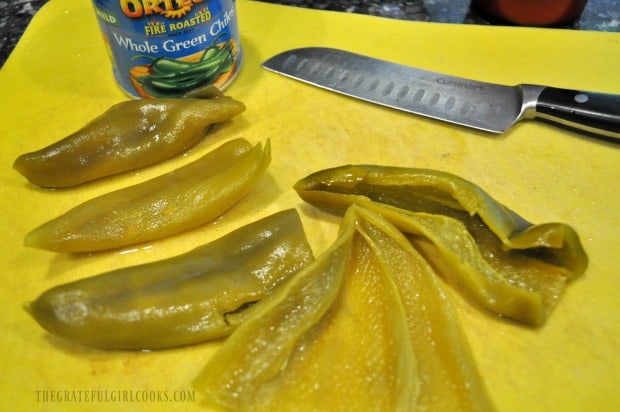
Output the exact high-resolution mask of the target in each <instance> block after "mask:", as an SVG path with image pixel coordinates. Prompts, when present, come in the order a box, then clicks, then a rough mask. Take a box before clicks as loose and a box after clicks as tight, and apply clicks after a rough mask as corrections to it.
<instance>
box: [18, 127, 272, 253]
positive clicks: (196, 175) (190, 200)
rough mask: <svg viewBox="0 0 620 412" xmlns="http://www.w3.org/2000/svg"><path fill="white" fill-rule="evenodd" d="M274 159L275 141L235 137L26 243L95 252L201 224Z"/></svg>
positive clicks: (57, 222) (73, 213)
mask: <svg viewBox="0 0 620 412" xmlns="http://www.w3.org/2000/svg"><path fill="white" fill-rule="evenodd" d="M270 162H271V146H270V142H269V141H267V143H266V144H265V147H264V148H263V147H262V145H261V144H257V145H255V146H254V147H252V145H250V143H249V142H248V141H247V140H245V139H242V138H238V139H234V140H231V141H229V142H226V143H224V144H222V145H221V146H220V147H218V148H216V149H215V150H212V151H211V152H209V153H207V154H206V155H204V156H203V157H201V158H200V159H198V160H196V161H194V162H191V163H189V164H187V165H185V166H182V167H181V168H179V169H176V170H174V171H172V172H169V173H166V174H164V175H161V176H158V177H155V178H153V179H151V180H147V181H145V182H142V183H139V184H136V185H133V186H129V187H126V188H124V189H120V190H117V191H114V192H111V193H107V194H104V195H102V196H99V197H96V198H94V199H91V200H88V201H86V202H84V203H82V204H81V205H78V206H76V207H74V208H73V209H70V210H68V211H67V212H66V213H64V214H63V215H61V216H58V217H57V218H55V219H52V220H50V221H48V222H47V223H44V224H43V225H41V226H39V227H38V228H36V229H34V230H33V231H31V232H30V233H28V234H27V235H26V238H25V241H24V244H25V245H26V246H30V247H36V248H40V249H46V250H51V251H55V252H93V251H100V250H106V249H115V248H120V247H123V246H128V245H133V244H137V243H142V242H146V241H151V240H155V239H160V238H163V237H166V236H170V235H173V234H176V233H180V232H183V231H185V230H189V229H192V228H196V227H198V226H201V225H203V224H205V223H207V222H209V221H211V220H213V219H215V218H217V217H219V216H221V215H222V214H223V213H224V212H225V211H227V210H228V209H229V208H231V207H232V206H233V205H234V204H235V203H237V202H238V201H239V200H241V199H242V198H243V197H244V196H245V195H246V194H247V193H248V192H250V190H252V189H253V188H254V186H255V185H256V183H257V182H258V180H259V179H260V178H261V177H262V176H263V174H264V173H265V171H266V170H267V167H268V166H269V163H270Z"/></svg>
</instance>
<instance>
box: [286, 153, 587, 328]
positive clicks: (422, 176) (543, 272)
mask: <svg viewBox="0 0 620 412" xmlns="http://www.w3.org/2000/svg"><path fill="white" fill-rule="evenodd" d="M295 189H296V190H297V192H298V194H299V195H300V197H301V198H302V199H304V200H305V201H307V202H309V203H310V204H313V205H315V206H318V207H322V208H326V209H329V210H331V211H336V212H339V213H342V212H343V211H344V210H345V209H346V208H347V207H348V206H349V205H351V204H358V205H361V206H364V207H367V208H369V209H372V210H374V211H376V212H379V213H381V214H382V215H383V216H384V217H386V218H387V219H388V220H390V221H391V222H392V223H393V224H394V225H396V226H397V227H398V228H399V229H401V230H402V231H404V232H407V233H410V234H411V235H412V240H413V241H414V244H415V245H416V246H417V247H418V248H419V249H420V250H421V251H422V252H423V253H424V254H425V256H426V258H427V259H428V260H429V261H431V262H432V263H433V264H434V265H435V266H436V268H437V269H438V270H439V271H440V272H441V273H442V274H443V275H444V276H445V277H446V279H447V280H448V281H449V282H451V283H453V284H455V285H457V286H458V289H459V290H465V291H466V292H468V294H469V295H470V297H472V298H473V300H475V301H476V302H478V303H479V304H481V305H482V306H484V307H486V308H487V309H489V310H491V311H493V312H495V313H498V314H500V315H503V316H506V317H510V318H512V319H515V320H518V321H521V322H524V323H527V324H530V325H541V324H542V323H544V321H545V320H546V318H547V316H548V315H549V313H550V311H551V309H552V308H553V307H554V306H555V305H556V303H557V301H558V299H559V297H560V296H561V292H562V290H563V288H564V286H565V284H566V283H567V282H568V281H569V280H571V279H574V278H576V277H578V276H580V275H581V274H582V273H583V272H584V271H585V269H586V267H587V264H588V258H587V255H586V253H585V251H584V250H583V247H582V245H581V242H580V240H579V236H578V234H577V233H576V232H575V230H574V229H573V228H571V227H570V226H568V225H565V224H562V223H545V224H537V225H534V224H532V223H529V222H527V221H526V220H525V219H523V218H522V217H521V216H519V215H518V214H516V213H515V212H513V211H511V210H509V209H507V208H506V207H505V206H503V205H501V204H499V203H498V202H497V201H495V200H494V199H493V198H491V197H490V196H489V195H488V194H487V193H486V192H484V191H483V190H482V189H480V188H479V187H477V186H476V185H474V184H473V183H471V182H468V181H466V180H464V179H461V178H459V177H457V176H454V175H451V174H448V173H444V172H440V171H435V170H428V169H414V168H397V167H382V166H371V165H356V166H342V167H337V168H333V169H326V170H323V171H319V172H317V173H314V174H311V175H310V176H307V177H306V178H304V179H302V180H300V181H299V182H297V184H296V185H295Z"/></svg>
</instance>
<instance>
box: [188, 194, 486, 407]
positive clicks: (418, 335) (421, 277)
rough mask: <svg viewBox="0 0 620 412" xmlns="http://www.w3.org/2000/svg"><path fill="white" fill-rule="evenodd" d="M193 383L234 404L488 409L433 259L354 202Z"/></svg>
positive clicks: (219, 402) (219, 401)
mask: <svg viewBox="0 0 620 412" xmlns="http://www.w3.org/2000/svg"><path fill="white" fill-rule="evenodd" d="M194 385H195V387H196V388H197V389H198V390H200V391H201V392H203V393H204V394H205V396H206V400H207V403H208V404H209V405H215V406H217V407H220V408H223V409H226V410H231V411H232V410H234V411H276V410H282V411H285V410H297V409H296V408H298V407H299V405H303V410H307V411H335V412H338V411H359V412H364V411H414V410H428V411H457V410H458V411H489V410H493V406H492V404H491V402H490V400H489V397H488V395H487V393H486V388H485V387H484V385H483V383H482V380H481V379H480V376H479V373H478V370H477V367H476V364H475V362H474V359H473V357H472V355H471V353H470V350H469V346H468V343H467V341H466V340H465V338H464V334H463V332H462V330H461V327H460V323H459V321H458V318H457V317H456V315H455V312H454V310H453V309H452V306H451V305H450V303H449V301H448V300H447V299H446V297H445V295H444V292H443V291H442V289H441V287H440V285H439V283H438V282H437V279H436V278H435V277H434V275H433V273H432V269H431V268H430V266H428V265H427V263H426V262H425V260H424V258H423V257H422V256H421V255H420V254H419V253H417V252H416V250H415V249H414V248H413V247H412V245H411V244H410V243H409V241H408V240H407V239H406V238H405V237H404V235H403V234H402V233H401V232H400V231H399V230H398V229H396V228H395V227H394V226H392V225H391V224H390V223H389V222H388V221H387V220H385V219H383V218H382V217H381V216H380V215H378V214H376V213H373V212H371V211H369V210H365V209H363V208H360V207H357V206H352V207H351V208H349V209H348V210H347V213H346V215H345V217H344V220H343V222H342V224H341V229H340V234H339V236H338V238H337V240H336V241H335V242H334V243H333V245H332V246H331V247H330V248H329V249H328V250H326V251H325V252H324V253H322V254H320V255H319V256H318V257H317V259H316V260H315V261H314V262H313V263H312V264H310V265H309V266H307V267H306V268H304V269H302V270H301V271H300V272H298V273H297V274H295V275H294V276H293V277H291V278H290V279H289V280H288V281H287V282H286V283H284V284H282V286H280V287H279V288H278V289H277V290H276V291H274V293H273V294H272V295H271V296H270V297H269V298H267V299H265V300H263V301H261V302H260V303H259V304H257V305H256V307H255V309H254V310H253V312H252V313H251V314H250V316H249V317H248V319H247V320H246V321H245V322H244V323H243V324H242V325H240V326H239V328H238V329H237V330H236V331H235V332H234V333H233V334H232V335H231V336H230V337H229V338H228V339H227V340H226V342H225V343H224V345H223V346H222V347H221V348H220V350H219V351H218V352H216V354H215V355H214V356H213V357H212V358H211V360H210V361H209V362H208V363H207V365H206V367H205V368H204V369H203V371H202V373H201V374H200V375H199V376H198V377H197V379H196V380H195V382H194Z"/></svg>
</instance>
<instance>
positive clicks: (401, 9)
mask: <svg viewBox="0 0 620 412" xmlns="http://www.w3.org/2000/svg"><path fill="white" fill-rule="evenodd" d="M46 1H47V0H0V65H3V64H4V62H5V61H6V59H7V58H8V56H9V55H10V53H11V51H12V50H13V48H14V47H15V45H16V44H17V42H18V41H19V38H20V37H21V35H22V33H23V32H24V30H25V28H26V26H27V25H28V23H29V22H30V19H31V18H32V16H33V15H34V14H35V13H36V12H37V11H38V10H39V9H40V8H41V6H43V4H45V2H46ZM260 1H264V2H267V3H274V4H284V5H290V6H297V7H306V8H313V9H322V10H335V11H341V12H347V13H361V14H370V15H373V16H382V17H387V18H394V19H402V20H416V21H430V22H443V23H464V24H489V22H487V21H486V20H485V19H484V18H483V17H481V16H479V15H477V14H476V12H475V11H473V10H470V8H469V0H410V1H395V0H391V1H367V0H348V1H321V0H283V1H278V0H260ZM569 28H570V29H575V30H594V31H611V32H620V0H590V1H589V2H588V5H587V6H586V9H585V10H584V12H583V14H582V16H581V19H580V20H579V21H578V22H576V23H575V24H574V26H572V27H569Z"/></svg>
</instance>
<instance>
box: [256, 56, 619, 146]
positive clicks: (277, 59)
mask: <svg viewBox="0 0 620 412" xmlns="http://www.w3.org/2000/svg"><path fill="white" fill-rule="evenodd" d="M263 67H264V68H265V69H267V70H271V71H274V72H276V73H279V74H282V75H285V76H288V77H291V78H294V79H297V80H300V81H303V82H306V83H309V84H312V85H315V86H318V87H321V88H324V89H327V90H331V91H334V92H337V93H341V94H344V95H347V96H351V97H355V98H358V99H361V100H365V101H368V102H372V103H376V104H380V105H383V106H387V107H391V108H394V109H398V110H403V111H406V112H409V113H414V114H418V115H421V116H426V117H430V118H433V119H438V120H443V121H446V122H450V123H455V124H458V125H462V126H468V127H472V128H475V129H478V130H483V131H487V132H492V133H503V132H505V131H506V130H508V129H509V128H510V127H512V126H513V125H514V124H515V123H516V122H518V121H520V120H522V119H534V118H539V119H544V120H547V121H552V122H555V123H557V124H560V125H562V126H567V127H570V128H572V129H578V130H580V131H582V132H586V133H587V134H590V135H593V136H595V137H601V138H603V139H607V140H611V141H614V142H617V143H620V103H618V102H619V101H620V95H603V94H600V93H598V94H597V93H590V92H577V91H572V92H571V91H561V90H559V89H554V88H551V87H545V86H534V85H518V86H504V85H498V84H493V83H486V82H480V81H476V80H470V79H465V78H460V77H455V76H449V75H445V74H441V73H435V72H431V71H427V70H422V69H417V68H414V67H409V66H404V65H401V64H397V63H392V62H387V61H383V60H379V59H375V58H372V57H368V56H363V55H360V54H355V53H350V52H347V51H343V50H337V49H330V48H323V47H307V48H301V49H295V50H289V51H285V52H283V53H280V54H278V55H276V56H274V57H272V58H270V59H269V60H267V61H265V62H264V63H263ZM584 96H585V97H587V99H586V100H587V101H585V102H584V101H582V100H583V98H584ZM571 99H572V100H571ZM575 99H577V100H575Z"/></svg>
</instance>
